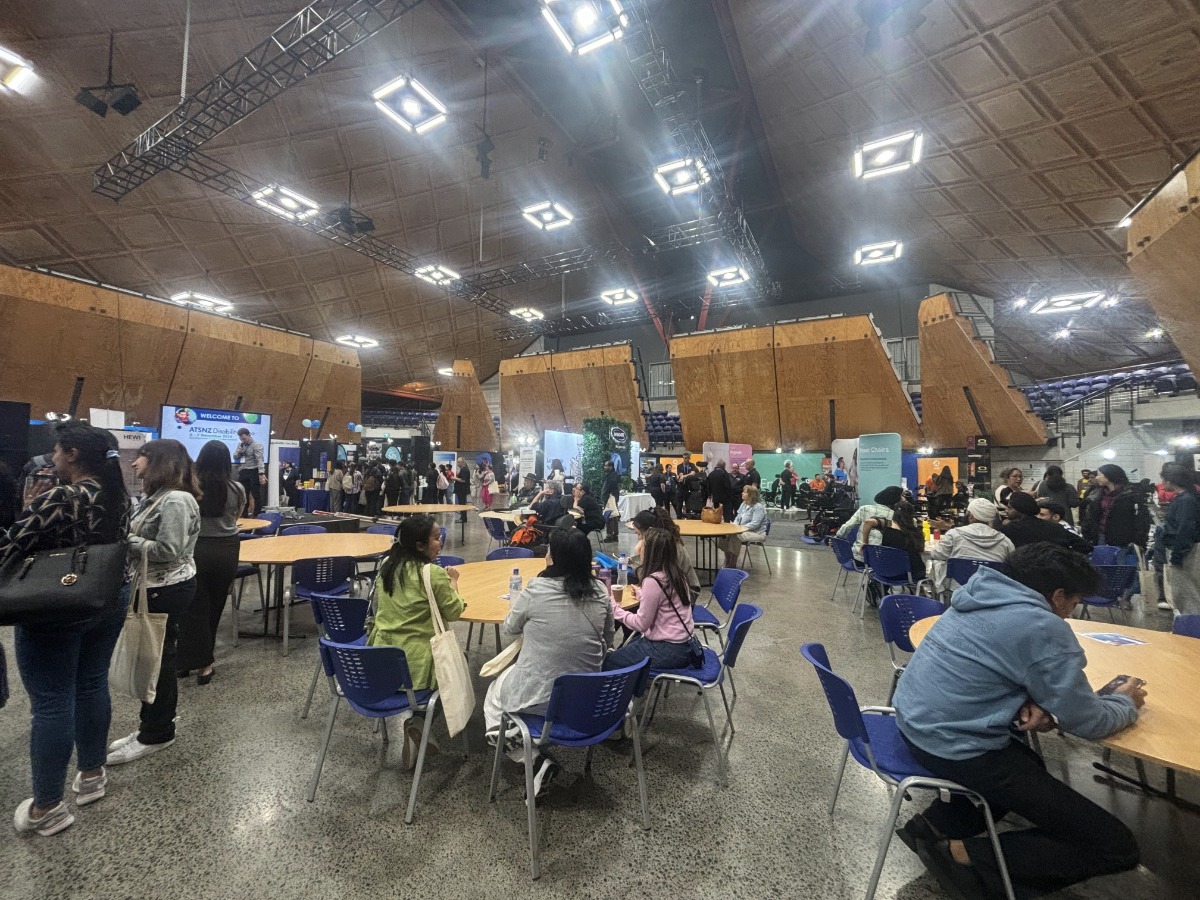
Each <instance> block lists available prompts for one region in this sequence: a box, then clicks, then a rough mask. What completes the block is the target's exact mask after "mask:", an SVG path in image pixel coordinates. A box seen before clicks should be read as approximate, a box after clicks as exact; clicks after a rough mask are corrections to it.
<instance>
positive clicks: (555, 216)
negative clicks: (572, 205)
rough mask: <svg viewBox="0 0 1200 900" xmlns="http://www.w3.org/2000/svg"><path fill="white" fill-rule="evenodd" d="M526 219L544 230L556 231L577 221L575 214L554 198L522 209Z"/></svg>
mask: <svg viewBox="0 0 1200 900" xmlns="http://www.w3.org/2000/svg"><path fill="white" fill-rule="evenodd" d="M521 215H522V216H524V217H525V221H526V222H528V223H529V224H530V225H532V226H534V227H535V228H540V229H541V230H542V231H554V230H555V229H556V228H562V227H564V226H566V225H570V224H571V223H572V222H574V221H575V215H574V214H573V213H572V212H571V211H570V210H569V209H567V208H566V207H565V206H563V205H562V204H561V203H558V202H556V201H554V200H543V201H542V202H541V203H535V204H533V205H532V206H527V207H525V208H524V209H523V210H521Z"/></svg>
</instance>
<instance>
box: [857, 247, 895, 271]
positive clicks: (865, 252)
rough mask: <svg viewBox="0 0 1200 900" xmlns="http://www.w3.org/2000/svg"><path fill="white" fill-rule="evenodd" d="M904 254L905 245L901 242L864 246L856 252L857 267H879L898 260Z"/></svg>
mask: <svg viewBox="0 0 1200 900" xmlns="http://www.w3.org/2000/svg"><path fill="white" fill-rule="evenodd" d="M903 253H904V244H902V243H901V242H900V241H881V242H880V243H878V244H863V246H861V247H859V248H858V249H857V250H855V251H854V264H855V265H856V266H877V265H880V264H881V263H890V262H895V261H896V260H898V259H899V258H900V257H901V256H902V255H903Z"/></svg>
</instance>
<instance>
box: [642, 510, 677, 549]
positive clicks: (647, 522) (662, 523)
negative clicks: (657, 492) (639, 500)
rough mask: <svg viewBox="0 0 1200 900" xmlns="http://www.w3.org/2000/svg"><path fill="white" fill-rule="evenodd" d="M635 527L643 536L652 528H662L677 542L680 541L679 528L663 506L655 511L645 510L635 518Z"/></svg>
mask: <svg viewBox="0 0 1200 900" xmlns="http://www.w3.org/2000/svg"><path fill="white" fill-rule="evenodd" d="M633 526H634V527H635V528H636V529H637V530H638V531H640V532H642V534H645V533H646V532H647V531H649V530H650V529H651V528H661V529H662V530H663V531H666V532H668V533H669V534H670V535H671V537H673V538H674V539H675V540H677V541H678V540H680V536H679V526H678V525H676V524H675V520H674V519H672V518H671V514H670V513H669V512H667V511H666V509H664V508H663V507H661V506H656V507H655V508H654V509H643V510H642V511H641V512H639V513H638V514H637V515H636V516H634V517H633Z"/></svg>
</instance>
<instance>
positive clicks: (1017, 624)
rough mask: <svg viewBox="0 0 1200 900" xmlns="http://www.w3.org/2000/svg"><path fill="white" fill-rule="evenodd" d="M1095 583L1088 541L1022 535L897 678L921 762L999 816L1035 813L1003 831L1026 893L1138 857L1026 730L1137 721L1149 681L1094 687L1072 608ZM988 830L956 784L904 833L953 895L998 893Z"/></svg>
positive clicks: (979, 576) (1011, 867)
mask: <svg viewBox="0 0 1200 900" xmlns="http://www.w3.org/2000/svg"><path fill="white" fill-rule="evenodd" d="M1097 583H1098V575H1097V573H1096V570H1095V569H1093V568H1092V566H1091V563H1090V562H1089V561H1088V559H1087V557H1085V556H1083V555H1081V554H1079V553H1075V552H1074V551H1072V550H1068V549H1067V548H1065V547H1061V546H1058V545H1055V544H1049V543H1036V544H1030V545H1028V546H1025V547H1020V548H1018V549H1017V550H1016V551H1015V552H1014V553H1013V554H1012V555H1011V556H1010V557H1009V559H1008V568H1007V571H1006V574H1003V575H1002V574H1001V573H999V572H997V571H995V570H994V569H989V568H981V569H980V570H979V571H978V572H977V573H976V574H975V575H974V576H973V577H972V578H971V580H970V581H968V582H967V584H966V585H965V586H964V587H962V588H960V589H959V590H957V591H955V593H954V596H953V599H952V600H951V602H950V609H949V610H947V612H946V613H945V614H944V615H943V616H941V617H940V618H939V619H938V622H937V624H936V625H935V626H934V627H933V628H932V629H931V630H930V631H929V633H928V634H927V635H926V637H925V638H924V640H923V641H922V642H921V645H920V647H918V648H917V652H916V654H915V655H914V656H913V658H912V660H911V661H910V662H909V664H908V667H907V668H906V669H905V670H904V675H903V676H902V677H901V679H900V685H899V687H898V689H897V691H896V697H895V706H896V720H897V724H898V725H899V728H900V734H901V736H902V737H903V738H904V741H905V743H906V744H908V747H909V749H910V750H911V751H912V754H913V756H914V757H915V758H916V760H917V762H919V763H920V764H921V765H922V766H924V767H925V768H927V769H928V770H929V771H930V772H932V773H933V774H935V775H936V776H938V777H939V778H946V779H949V780H950V781H954V782H957V783H959V784H961V785H963V786H964V787H968V788H970V789H971V790H974V791H977V792H978V793H979V794H981V795H982V796H983V797H984V798H985V799H986V800H987V801H988V804H989V805H990V806H991V809H992V814H993V815H994V816H995V817H996V819H997V820H999V819H1000V818H1002V817H1003V816H1004V815H1006V814H1007V813H1009V812H1014V813H1017V814H1018V815H1020V816H1022V817H1024V818H1025V819H1026V820H1028V821H1029V823H1030V824H1031V825H1032V826H1033V827H1032V828H1027V829H1024V830H1017V831H1007V832H1005V833H1003V834H1002V835H1001V836H1000V843H1001V846H1002V848H1003V850H1004V858H1005V861H1006V862H1007V865H1008V872H1009V875H1010V877H1011V878H1012V881H1013V885H1014V887H1015V888H1016V889H1017V891H1018V896H1021V892H1022V891H1023V890H1024V891H1033V892H1043V891H1054V890H1058V889H1059V888H1063V887H1066V886H1067V885H1070V884H1074V883H1075V882H1078V881H1083V880H1084V879H1087V878H1091V877H1093V876H1095V875H1102V874H1108V873H1111V872H1119V871H1122V870H1125V869H1131V868H1133V867H1134V866H1136V865H1137V863H1138V845H1137V841H1136V840H1135V839H1134V836H1133V834H1132V833H1131V832H1130V830H1129V829H1128V828H1127V827H1126V826H1125V825H1124V823H1122V822H1121V821H1120V820H1119V819H1117V818H1116V816H1114V815H1112V814H1111V813H1109V812H1107V811H1106V810H1104V809H1102V808H1100V807H1099V806H1097V805H1096V804H1095V803H1093V802H1092V801H1091V800H1088V799H1087V798H1086V797H1084V796H1082V795H1081V794H1079V793H1077V792H1075V791H1074V790H1072V789H1071V788H1070V787H1068V786H1067V785H1065V784H1063V783H1062V782H1061V781H1059V780H1058V779H1057V778H1054V777H1053V776H1052V775H1050V773H1049V772H1047V771H1046V767H1045V764H1044V763H1043V762H1042V759H1041V757H1040V756H1038V755H1037V754H1036V753H1035V752H1034V751H1033V750H1032V749H1030V748H1029V747H1028V746H1027V745H1026V744H1025V743H1024V741H1023V740H1021V739H1020V735H1019V733H1020V732H1029V731H1049V730H1051V729H1053V728H1061V729H1062V730H1063V731H1065V732H1068V733H1069V734H1074V735H1077V736H1079V737H1082V738H1087V739H1090V740H1096V739H1099V738H1103V737H1107V736H1108V735H1110V734H1113V733H1114V732H1117V731H1120V730H1121V729H1122V728H1126V727H1128V726H1129V725H1132V724H1133V723H1134V722H1135V721H1136V720H1137V717H1138V709H1139V708H1140V707H1141V706H1142V704H1143V702H1144V699H1145V691H1144V690H1143V689H1142V687H1141V685H1140V683H1138V682H1137V681H1135V680H1130V681H1129V682H1128V683H1127V684H1125V685H1124V686H1122V687H1120V688H1118V689H1117V690H1116V691H1115V692H1113V693H1111V694H1108V695H1100V694H1097V693H1095V692H1094V691H1093V690H1092V688H1091V686H1090V685H1089V684H1088V681H1087V678H1086V677H1085V676H1084V674H1083V669H1084V666H1085V665H1086V663H1087V661H1086V659H1085V658H1084V653H1083V649H1082V648H1081V647H1080V645H1079V641H1078V640H1077V639H1076V637H1075V634H1074V632H1073V631H1072V630H1071V628H1070V626H1068V625H1067V623H1066V622H1065V621H1064V620H1065V619H1066V618H1067V617H1068V616H1070V614H1071V611H1072V610H1073V609H1074V608H1075V606H1076V604H1077V603H1078V602H1079V600H1080V597H1082V596H1086V595H1088V594H1091V593H1095V590H1096V586H1097ZM1113 674H1114V675H1115V674H1117V673H1115V672H1114V673H1113ZM1123 674H1128V675H1130V676H1136V675H1137V673H1136V672H1128V673H1123ZM984 832H985V825H984V818H983V814H982V812H980V811H979V810H978V809H976V808H975V807H974V806H973V805H972V804H971V803H970V802H969V801H968V800H967V799H966V798H964V797H955V798H954V799H953V800H952V801H951V802H949V803H944V802H941V801H940V800H935V801H934V802H933V803H932V804H930V806H929V808H928V809H926V810H925V811H924V813H922V814H920V815H917V816H914V817H913V818H912V819H911V820H910V821H909V822H908V823H907V824H906V825H905V826H904V827H903V828H902V829H900V831H899V837H900V838H901V840H903V841H904V843H905V844H906V845H907V846H908V847H909V848H910V849H912V850H914V851H916V852H917V854H918V855H919V856H920V857H921V860H922V862H924V863H925V865H926V867H927V868H928V869H929V870H930V872H931V873H932V874H933V875H934V876H935V877H936V878H937V879H938V881H939V882H940V883H941V884H942V886H943V887H944V888H946V889H947V890H948V891H949V892H950V893H951V894H952V895H953V896H955V897H989V896H1003V890H1002V887H1001V879H1000V874H999V869H998V867H997V864H996V859H995V855H994V854H993V852H992V849H991V843H990V841H989V840H988V838H987V836H986V834H985V833H984ZM981 835H982V836H981Z"/></svg>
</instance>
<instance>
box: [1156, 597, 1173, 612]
mask: <svg viewBox="0 0 1200 900" xmlns="http://www.w3.org/2000/svg"><path fill="white" fill-rule="evenodd" d="M1158 608H1159V609H1161V610H1162V611H1163V612H1169V611H1170V609H1171V604H1170V603H1168V602H1167V601H1166V600H1159V601H1158Z"/></svg>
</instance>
